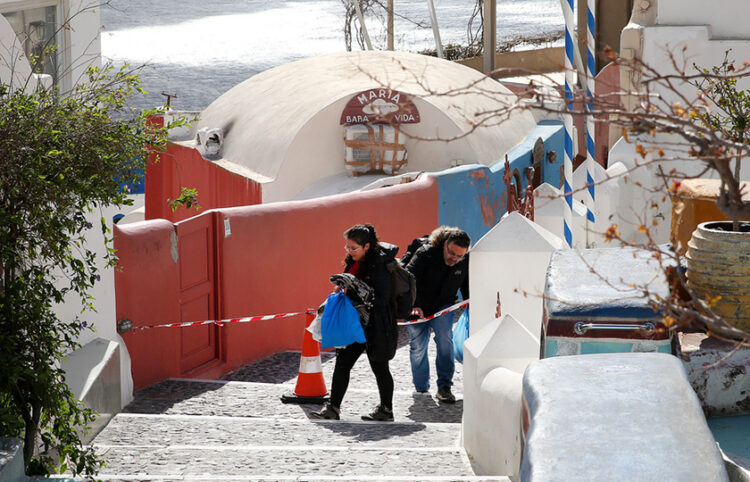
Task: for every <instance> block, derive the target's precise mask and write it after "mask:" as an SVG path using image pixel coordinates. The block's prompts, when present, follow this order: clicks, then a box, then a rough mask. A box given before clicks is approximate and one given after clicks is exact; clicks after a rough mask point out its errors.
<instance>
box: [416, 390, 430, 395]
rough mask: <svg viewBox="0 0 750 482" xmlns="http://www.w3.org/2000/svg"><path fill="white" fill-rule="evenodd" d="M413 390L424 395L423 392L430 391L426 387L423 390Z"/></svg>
mask: <svg viewBox="0 0 750 482" xmlns="http://www.w3.org/2000/svg"><path fill="white" fill-rule="evenodd" d="M414 392H415V393H419V394H421V395H424V394H425V393H430V391H429V390H427V389H425V390H415V391H414Z"/></svg>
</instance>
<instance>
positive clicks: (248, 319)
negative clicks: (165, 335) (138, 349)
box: [133, 308, 315, 331]
mask: <svg viewBox="0 0 750 482" xmlns="http://www.w3.org/2000/svg"><path fill="white" fill-rule="evenodd" d="M308 313H310V314H314V313H315V310H313V309H312V308H311V309H308V310H305V311H297V312H296V313H279V314H276V315H260V316H246V317H244V318H227V319H225V320H205V321H186V322H183V323H166V324H164V325H149V326H134V327H133V331H135V330H148V329H151V328H184V327H186V326H199V325H210V324H212V323H215V324H217V325H219V326H223V325H226V324H228V323H248V322H251V321H263V320H276V319H278V318H289V317H290V316H297V315H304V314H308Z"/></svg>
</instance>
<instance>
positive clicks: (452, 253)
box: [445, 246, 466, 260]
mask: <svg viewBox="0 0 750 482" xmlns="http://www.w3.org/2000/svg"><path fill="white" fill-rule="evenodd" d="M445 250H446V251H447V252H448V256H450V257H451V258H456V259H458V260H462V259H464V258H465V257H466V255H465V254H456V253H454V252H453V250H452V249H450V248H449V247H447V246H446V247H445Z"/></svg>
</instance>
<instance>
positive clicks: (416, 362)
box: [407, 308, 455, 392]
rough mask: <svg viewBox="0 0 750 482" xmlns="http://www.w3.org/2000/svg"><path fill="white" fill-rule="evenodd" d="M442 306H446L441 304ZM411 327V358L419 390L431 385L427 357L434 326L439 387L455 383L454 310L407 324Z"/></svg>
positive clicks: (412, 374)
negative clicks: (420, 321) (427, 319)
mask: <svg viewBox="0 0 750 482" xmlns="http://www.w3.org/2000/svg"><path fill="white" fill-rule="evenodd" d="M441 309H442V308H441ZM407 327H408V328H409V337H410V338H411V341H410V342H409V358H410V359H411V376H412V380H413V381H414V388H415V389H416V390H417V391H418V392H422V391H427V390H429V388H430V361H429V360H428V359H427V348H428V346H429V344H430V330H432V331H433V332H434V333H435V343H436V344H437V357H436V358H435V369H436V370H437V377H438V378H437V385H438V388H442V387H448V388H450V387H451V385H453V372H454V370H455V363H454V360H453V312H449V313H445V314H443V315H440V316H438V317H437V318H433V319H431V320H429V321H425V322H423V323H416V324H414V325H407Z"/></svg>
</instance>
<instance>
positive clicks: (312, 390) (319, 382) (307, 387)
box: [281, 313, 328, 404]
mask: <svg viewBox="0 0 750 482" xmlns="http://www.w3.org/2000/svg"><path fill="white" fill-rule="evenodd" d="M314 319H315V315H314V314H311V313H308V314H307V320H306V323H305V335H304V337H303V338H302V357H301V358H300V361H299V375H298V376H297V386H296V387H295V388H294V393H293V394H290V395H282V396H281V401H282V402H283V403H317V404H320V403H324V402H325V401H326V400H328V397H327V395H328V390H327V389H326V382H325V380H324V379H323V365H322V363H321V361H320V342H317V341H315V340H313V337H312V334H311V333H310V332H309V331H308V330H307V327H308V326H310V323H312V321H313V320H314Z"/></svg>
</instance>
